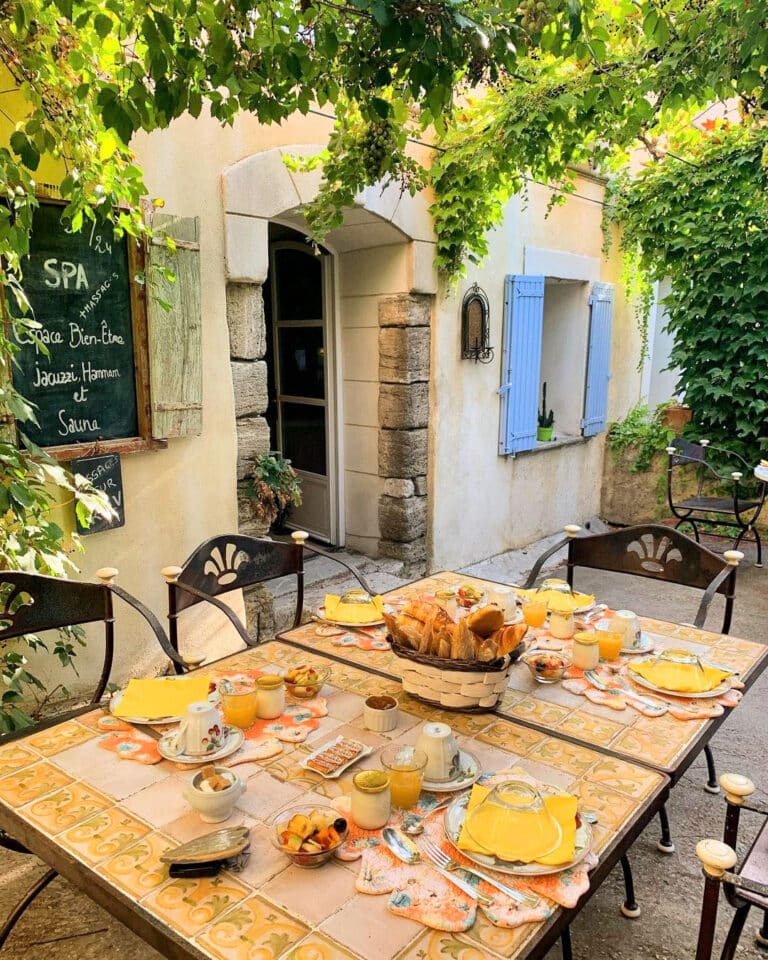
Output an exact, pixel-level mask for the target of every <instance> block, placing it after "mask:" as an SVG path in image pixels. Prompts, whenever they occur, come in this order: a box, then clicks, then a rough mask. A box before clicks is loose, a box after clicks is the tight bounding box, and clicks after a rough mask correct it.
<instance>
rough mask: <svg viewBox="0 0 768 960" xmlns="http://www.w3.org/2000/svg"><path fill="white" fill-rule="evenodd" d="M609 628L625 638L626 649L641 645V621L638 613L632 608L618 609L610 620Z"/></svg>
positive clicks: (623, 644)
mask: <svg viewBox="0 0 768 960" xmlns="http://www.w3.org/2000/svg"><path fill="white" fill-rule="evenodd" d="M608 629H609V630H610V631H612V632H613V633H620V634H621V635H622V637H623V638H624V640H623V643H622V646H623V647H624V648H625V649H627V648H629V647H637V646H639V644H640V636H641V634H640V621H639V619H638V617H637V614H635V613H633V612H632V611H631V610H617V611H616V613H614V615H613V616H612V617H611V619H610V621H609V624H608Z"/></svg>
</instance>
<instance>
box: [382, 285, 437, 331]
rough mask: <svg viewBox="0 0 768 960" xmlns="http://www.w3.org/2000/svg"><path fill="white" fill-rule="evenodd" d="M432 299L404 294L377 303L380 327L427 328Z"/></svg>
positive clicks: (430, 315)
mask: <svg viewBox="0 0 768 960" xmlns="http://www.w3.org/2000/svg"><path fill="white" fill-rule="evenodd" d="M433 302H434V297H431V296H429V295H419V294H412V293H411V294H404V295H398V296H396V297H387V298H386V299H384V300H381V301H379V326H380V327H428V326H429V324H430V321H431V319H432V304H433Z"/></svg>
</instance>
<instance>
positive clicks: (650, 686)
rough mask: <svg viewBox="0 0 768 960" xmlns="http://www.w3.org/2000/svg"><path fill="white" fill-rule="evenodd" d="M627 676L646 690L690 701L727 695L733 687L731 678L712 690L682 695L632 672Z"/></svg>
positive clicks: (680, 691) (678, 691) (682, 693)
mask: <svg viewBox="0 0 768 960" xmlns="http://www.w3.org/2000/svg"><path fill="white" fill-rule="evenodd" d="M628 676H629V678H630V679H631V680H632V681H633V682H634V683H637V684H639V685H640V686H641V687H645V689H646V690H653V692H654V693H663V694H664V696H666V697H685V698H686V699H691V700H710V699H711V698H712V697H722V695H723V694H724V693H728V691H729V690H730V689H731V687H732V686H733V684H732V683H731V680H732V679H733V677H727V678H726V679H725V680H723V682H722V683H721V684H719V685H718V686H716V687H715V688H714V689H713V690H703V691H702V692H701V693H684V692H683V691H682V690H665V689H664V688H663V687H657V686H656V684H655V683H651V681H650V680H646V679H645V677H641V676H640V675H639V674H638V673H634V672H633V671H630V673H629V674H628Z"/></svg>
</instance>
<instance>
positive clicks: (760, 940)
mask: <svg viewBox="0 0 768 960" xmlns="http://www.w3.org/2000/svg"><path fill="white" fill-rule="evenodd" d="M755 943H756V944H757V945H758V947H768V910H763V923H762V926H761V927H759V928H758V930H757V932H756V933H755Z"/></svg>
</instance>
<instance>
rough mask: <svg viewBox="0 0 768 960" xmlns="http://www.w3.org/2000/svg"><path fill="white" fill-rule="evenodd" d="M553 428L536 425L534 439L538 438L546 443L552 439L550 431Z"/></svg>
mask: <svg viewBox="0 0 768 960" xmlns="http://www.w3.org/2000/svg"><path fill="white" fill-rule="evenodd" d="M554 429H555V428H554V427H537V428H536V439H537V440H540V441H541V442H542V443H546V442H547V441H548V440H551V439H552V431H553V430H554Z"/></svg>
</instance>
